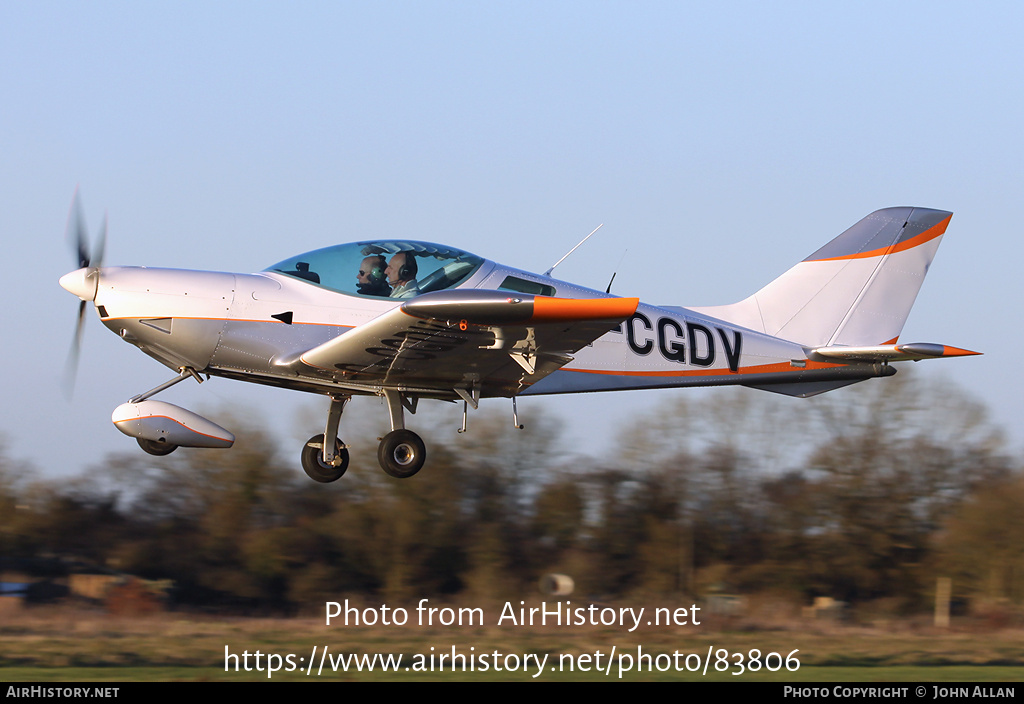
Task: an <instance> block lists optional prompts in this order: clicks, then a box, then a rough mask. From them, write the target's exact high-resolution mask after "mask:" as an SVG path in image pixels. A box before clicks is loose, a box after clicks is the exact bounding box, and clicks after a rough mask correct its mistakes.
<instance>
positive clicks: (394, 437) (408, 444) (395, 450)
mask: <svg viewBox="0 0 1024 704" xmlns="http://www.w3.org/2000/svg"><path fill="white" fill-rule="evenodd" d="M426 459H427V447H426V445H424V444H423V440H421V439H420V436H419V435H417V434H416V433H414V432H412V431H411V430H405V429H404V428H403V429H400V430H392V431H391V432H390V433H388V434H387V435H385V436H384V438H383V439H382V440H381V441H380V446H379V447H378V448H377V461H378V462H380V466H381V468H382V469H383V470H384V471H385V472H386V473H387V474H388V475H389V476H392V477H395V478H396V479H408V478H409V477H411V476H412V475H414V474H416V472H418V471H420V469H422V468H423V463H424V461H426Z"/></svg>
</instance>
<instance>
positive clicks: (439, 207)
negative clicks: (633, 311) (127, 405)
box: [0, 1, 1024, 476]
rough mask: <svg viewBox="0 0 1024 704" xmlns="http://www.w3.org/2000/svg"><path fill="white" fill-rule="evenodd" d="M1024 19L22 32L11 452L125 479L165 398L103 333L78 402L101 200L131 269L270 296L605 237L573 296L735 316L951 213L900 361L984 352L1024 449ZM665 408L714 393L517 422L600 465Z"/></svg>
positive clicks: (499, 12)
mask: <svg viewBox="0 0 1024 704" xmlns="http://www.w3.org/2000/svg"><path fill="white" fill-rule="evenodd" d="M1022 20H1024V9H1022V8H1021V7H1020V6H1019V5H1018V4H1015V3H1008V2H1007V3H999V2H996V3H986V4H982V5H978V4H968V3H935V2H930V3H914V2H909V3H899V4H893V3H880V2H879V3H872V2H869V3H855V4H849V3H848V4H839V3H810V2H808V3H799V2H793V3H753V2H752V3H744V2H726V3H714V4H710V3H700V4H698V3H685V2H671V3H649V2H640V3H634V2H629V3H627V2H621V3H614V2H555V3H551V2H544V3H540V2H537V3H533V2H488V3H471V2H464V3H456V2H392V3H365V2H357V3H346V2H322V3H317V2H306V3H287V4H285V3H269V2H244V3H241V2H240V3H230V2H223V3H213V4H211V3H189V2H174V3H161V2H147V3H134V2H125V3H110V2H96V3H80V2H68V3H62V2H45V1H44V2H33V3H13V2H8V3H3V4H2V5H0V236H2V241H3V243H4V246H5V254H6V258H7V266H6V267H5V268H4V271H5V276H6V280H7V286H6V287H5V291H6V295H7V298H8V300H7V305H6V311H5V313H4V315H3V316H2V317H0V326H2V327H0V330H2V339H3V342H4V344H3V345H2V352H0V354H2V357H0V359H2V362H3V371H2V376H0V379H2V382H0V383H2V387H0V389H2V391H0V393H2V397H3V399H4V402H3V405H2V407H0V432H3V433H4V434H5V435H6V441H7V446H8V453H9V454H11V455H13V456H15V457H19V458H26V459H30V460H31V461H32V462H33V463H35V465H36V467H37V468H38V469H39V470H40V472H41V473H42V474H43V475H44V476H58V475H60V474H66V473H75V472H78V471H80V470H81V469H83V468H84V467H86V466H88V465H89V464H92V463H94V462H96V461H97V460H99V459H100V458H102V456H103V455H104V454H105V453H107V452H110V451H114V450H132V449H133V448H134V443H133V441H131V440H130V439H129V438H126V437H124V436H122V435H121V434H120V433H118V432H117V430H116V429H115V428H114V427H113V425H112V424H111V423H110V420H109V417H110V412H111V411H112V410H113V408H114V407H115V406H116V405H118V404H119V403H121V402H123V401H124V400H126V399H127V398H128V397H130V396H132V395H134V394H136V393H139V392H141V391H144V390H146V389H148V388H150V387H152V386H155V385H156V384H158V383H160V382H161V381H163V380H165V379H166V378H168V377H169V376H170V372H169V371H168V370H166V369H164V368H163V367H161V366H160V365H158V364H157V363H156V362H154V361H152V360H149V359H148V358H145V357H144V356H142V355H140V354H139V353H138V352H137V351H136V350H134V349H133V348H131V347H129V346H127V345H125V344H124V343H123V342H121V341H120V340H118V339H117V338H116V337H115V336H113V335H111V334H110V333H109V332H107V331H106V330H105V329H103V328H102V326H100V325H99V323H98V321H97V320H96V319H95V317H94V316H92V315H91V318H92V319H90V320H89V323H90V325H89V326H88V329H87V331H86V336H85V349H84V351H83V355H82V359H81V368H80V370H79V374H78V385H77V389H76V393H75V396H74V399H73V400H72V401H71V402H67V401H65V399H64V397H63V396H62V394H61V391H60V379H61V373H62V370H63V366H64V359H65V356H66V354H67V350H68V346H69V344H70V341H71V335H72V331H73V327H74V318H75V311H76V303H77V302H76V301H75V300H74V299H73V298H71V296H70V295H69V294H67V293H66V292H65V291H63V290H62V289H60V288H59V287H58V286H57V283H56V282H57V279H58V278H59V276H60V275H61V274H63V273H65V272H66V271H68V270H70V269H71V268H72V267H73V261H72V256H71V253H70V250H69V249H68V247H67V246H66V244H65V242H64V229H65V223H66V218H67V212H68V205H69V203H70V201H71V197H72V194H73V192H74V190H75V188H76V186H79V187H80V189H81V194H82V198H83V202H84V205H85V210H86V215H87V217H88V219H89V222H90V224H91V225H92V228H93V230H94V231H95V229H96V228H97V227H98V225H99V222H100V221H101V220H102V217H103V213H104V211H106V212H109V217H110V234H109V240H108V245H107V263H109V264H144V265H150V266H170V267H181V268H201V269H213V270H226V271H242V272H249V271H257V270H260V269H262V268H264V267H265V266H267V265H269V264H270V263H273V262H276V261H279V260H281V259H284V258H285V257H287V256H290V255H293V254H295V253H297V252H301V251H305V250H310V249H315V248H319V247H323V246H326V245H329V244H335V243H339V242H346V241H350V240H355V239H363V238H369V237H377V236H402V237H408V238H416V239H424V240H429V241H436V242H444V243H449V244H452V245H455V246H459V247H463V248H465V249H468V250H470V251H473V252H476V253H478V254H481V255H483V256H486V257H489V258H493V259H497V260H499V261H502V262H506V263H508V264H511V265H514V266H519V267H522V268H526V269H532V270H535V271H544V270H545V269H547V268H548V267H549V266H550V265H551V264H552V263H553V262H554V261H555V260H557V259H558V258H559V257H560V256H561V255H562V254H564V253H565V252H566V251H567V250H568V249H569V248H570V247H572V246H573V245H574V244H575V243H576V242H577V241H579V239H580V238H582V237H583V236H584V235H585V234H586V233H587V232H589V231H590V230H592V229H593V228H594V227H595V226H597V225H598V224H600V223H604V224H605V226H604V228H602V229H601V230H600V231H599V232H598V234H596V235H595V236H594V237H593V238H592V239H591V240H590V241H589V242H587V244H585V245H584V246H583V247H582V248H581V249H580V250H578V251H577V252H576V253H575V254H573V256H572V257H570V258H569V259H568V260H567V261H566V262H565V263H563V264H562V265H561V266H560V267H559V268H558V270H557V274H558V275H559V277H561V278H565V279H568V280H573V281H577V282H579V283H581V284H584V285H588V286H592V287H594V288H603V287H604V286H605V285H606V283H607V281H608V278H609V277H610V276H611V273H612V271H613V270H614V269H615V268H616V265H617V264H618V263H619V262H620V260H621V262H622V263H621V265H619V267H618V276H617V277H616V280H615V292H616V293H619V294H622V295H638V296H640V297H641V299H643V300H644V301H647V302H651V303H656V304H658V303H661V304H674V305H713V304H719V303H728V302H733V301H735V300H739V299H741V298H743V297H745V296H746V295H748V294H749V293H751V292H753V291H754V290H756V289H757V288H760V287H761V286H762V285H763V284H765V283H766V282H767V281H769V280H771V279H772V278H774V277H775V276H777V275H778V274H780V273H782V271H784V270H785V269H787V268H788V267H789V266H791V265H792V264H793V263H795V262H796V261H798V260H800V259H802V258H803V257H804V256H806V255H807V254H809V253H811V252H813V251H814V250H816V249H817V248H818V247H819V246H820V245H822V244H824V243H825V242H826V241H828V240H829V239H831V238H832V237H833V236H835V235H836V234H838V233H839V232H841V231H842V230H844V229H845V228H847V227H848V226H850V225H851V224H853V223H854V222H856V221H857V220H859V219H860V218H861V217H863V216H864V215H866V214H867V213H869V212H871V211H873V210H876V209H878V208H882V207H887V206H893V205H919V206H925V207H933V208H941V209H946V210H952V211H954V217H953V221H952V224H951V226H950V228H949V230H948V233H947V236H946V238H945V240H944V242H943V245H942V248H941V249H940V250H939V254H938V256H937V258H936V260H935V263H934V265H933V267H932V271H931V273H930V274H929V277H928V280H927V281H926V282H925V284H924V287H923V289H922V291H921V294H920V297H919V299H918V302H917V305H916V306H915V309H914V311H913V312H912V313H911V317H910V320H909V321H908V324H907V326H906V328H905V329H904V333H903V336H902V339H903V340H906V341H929V342H943V343H948V344H952V345H956V346H960V347H968V348H972V349H978V350H982V351H984V352H985V353H986V355H985V356H984V357H980V358H971V359H963V360H957V361H943V362H935V363H934V364H933V365H930V367H929V368H933V369H934V371H933V372H930V373H940V374H945V375H947V376H949V377H950V378H952V379H954V380H955V381H957V382H958V383H960V384H961V385H963V386H964V387H966V388H968V389H969V390H971V391H972V392H973V393H974V394H976V395H977V396H978V397H979V398H980V399H981V400H982V401H984V402H985V403H986V404H988V405H989V407H990V408H991V409H992V411H993V414H994V416H995V418H996V420H997V421H999V422H1000V423H1002V424H1003V425H1004V426H1006V428H1007V430H1008V431H1009V434H1010V436H1011V437H1012V438H1013V439H1014V442H1015V443H1016V445H1018V446H1019V444H1020V442H1021V440H1022V439H1024V435H1022V433H1021V430H1020V428H1019V427H1018V426H1019V422H1018V420H1017V419H1018V418H1019V417H1020V416H1021V414H1022V412H1024V401H1022V400H1021V399H1022V396H1024V394H1022V388H1021V382H1020V375H1019V374H1017V373H1016V372H1015V371H1014V369H1015V368H1014V367H1013V366H1012V365H1010V366H1008V364H1009V362H1008V361H1007V359H1008V355H1009V354H1012V351H1015V350H1017V349H1021V348H1022V347H1024V345H1022V340H1021V339H1020V338H1021V331H1020V325H1019V322H1018V316H1017V311H1016V305H1017V304H1018V302H1019V301H1020V300H1021V291H1022V283H1021V280H1022V277H1021V275H1020V273H1019V268H1020V267H1019V262H1020V260H1021V259H1022V256H1021V255H1022V254H1024V246H1022V243H1021V237H1020V234H1019V229H1020V226H1019V225H1018V221H1017V220H1016V213H1018V212H1019V211H1020V197H1021V194H1022V190H1024V189H1022V185H1024V183H1022V181H1024V179H1022V167H1021V157H1022V148H1021V147H1022V141H1024V140H1022V137H1021V127H1020V126H1021V125H1022V124H1024V51H1022V49H1021V44H1020V42H1019V37H1018V33H1019V29H1020V27H1021V26H1024V23H1022ZM1007 350H1010V351H1011V352H1007ZM920 366H921V367H924V366H925V365H920ZM872 383H874V382H872ZM183 386H185V385H181V386H179V387H178V388H176V389H175V390H173V391H172V392H169V393H168V394H166V395H165V396H162V397H161V398H164V399H165V400H168V401H171V402H174V403H180V404H181V405H185V406H188V407H190V408H193V409H195V410H199V411H202V410H203V409H204V408H210V407H216V406H217V405H218V404H221V403H233V402H239V403H243V404H245V405H246V406H247V407H248V408H257V409H261V410H260V411H259V413H260V414H261V415H262V416H263V418H264V419H265V420H267V422H269V423H271V424H272V425H273V426H274V427H276V428H278V429H279V432H280V433H281V435H282V439H283V440H284V441H286V442H288V443H291V444H292V445H294V447H291V446H288V447H286V449H285V455H286V456H289V453H291V454H294V455H295V457H296V464H297V456H298V444H297V443H298V442H299V441H300V440H301V439H304V438H305V437H306V436H308V435H310V434H313V433H314V432H316V431H317V430H318V428H316V427H314V428H306V427H295V426H296V425H297V424H298V423H299V421H298V419H300V418H304V415H305V411H304V409H308V408H309V407H310V406H311V405H313V406H315V402H314V401H311V400H310V398H308V397H304V396H302V395H299V394H294V393H291V394H290V393H288V392H284V391H280V390H276V389H265V388H259V387H253V386H249V385H244V384H239V383H237V382H229V381H224V380H216V379H215V380H213V381H212V382H211V383H209V384H204V385H203V386H202V387H195V388H188V389H184V388H182V387H183ZM193 386H194V385H193ZM665 393H668V394H682V393H694V392H687V391H672V392H660V395H659V392H643V393H640V392H630V393H626V394H606V395H600V396H590V397H584V398H582V399H579V398H564V399H563V398H558V399H530V400H528V401H524V403H523V404H521V406H520V411H521V412H525V413H526V415H527V420H528V418H529V415H528V413H529V409H530V408H531V407H536V406H537V405H543V406H545V407H548V408H550V409H552V410H554V411H556V412H558V413H562V414H564V415H566V416H568V417H571V418H575V419H576V421H575V422H574V423H572V424H571V427H570V431H569V432H570V434H571V439H572V444H573V445H574V446H575V447H577V448H578V447H581V446H582V447H584V448H594V449H595V450H596V449H600V448H602V447H607V445H608V442H609V438H611V437H613V436H614V429H615V428H617V427H620V426H621V425H624V424H625V421H626V420H627V419H628V418H630V417H631V416H633V415H635V414H637V413H639V412H642V411H643V410H644V409H646V408H649V407H651V406H652V405H653V404H656V403H658V402H659V400H660V399H661V398H663V397H664V394H665ZM696 393H707V394H709V395H708V396H707V398H708V399H712V400H711V401H709V402H713V398H714V395H713V394H714V391H711V392H703V391H702V392H696ZM752 393H753V392H752ZM838 393H843V392H842V391H839V392H838ZM357 402H358V401H357ZM794 402H795V403H799V401H794ZM363 403H367V404H372V405H373V407H374V408H375V409H376V404H375V403H374V402H373V401H363ZM492 403H495V404H497V403H500V402H492ZM374 412H375V413H379V415H380V424H381V427H383V425H384V424H385V423H386V420H385V414H384V412H383V410H379V411H378V410H375V411H374ZM312 417H313V418H314V419H315V421H314V425H316V426H319V425H320V424H321V420H320V418H319V415H318V414H317V415H314V416H312ZM306 420H308V419H306ZM292 450H294V452H292Z"/></svg>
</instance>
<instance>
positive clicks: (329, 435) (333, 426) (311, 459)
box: [302, 396, 349, 484]
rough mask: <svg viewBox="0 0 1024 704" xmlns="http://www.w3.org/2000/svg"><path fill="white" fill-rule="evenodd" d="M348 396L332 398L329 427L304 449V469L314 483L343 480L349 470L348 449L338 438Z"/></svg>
mask: <svg viewBox="0 0 1024 704" xmlns="http://www.w3.org/2000/svg"><path fill="white" fill-rule="evenodd" d="M348 400H349V397H348V396H332V397H331V408H330V410H329V411H328V412H327V427H326V428H325V429H324V432H323V434H322V435H314V436H313V437H311V438H310V439H309V440H308V441H306V444H305V445H304V446H303V448H302V469H303V470H304V471H305V472H306V474H308V475H309V478H310V479H312V480H313V481H317V482H320V483H321V484H327V483H330V482H335V481H338V480H339V479H341V477H342V475H343V474H345V470H346V469H348V448H347V447H345V443H343V442H342V441H341V440H340V439H339V438H338V424H339V423H340V422H341V413H342V411H344V410H345V404H346V403H347V402H348Z"/></svg>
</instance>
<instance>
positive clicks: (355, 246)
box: [264, 240, 484, 298]
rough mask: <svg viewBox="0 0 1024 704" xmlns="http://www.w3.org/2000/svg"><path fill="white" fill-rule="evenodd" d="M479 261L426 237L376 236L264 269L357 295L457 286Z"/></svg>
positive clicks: (400, 295) (392, 294) (388, 294)
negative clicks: (412, 238)
mask: <svg viewBox="0 0 1024 704" xmlns="http://www.w3.org/2000/svg"><path fill="white" fill-rule="evenodd" d="M483 261H484V260H483V259H481V258H480V257H478V256H476V255H475V254H470V253H469V252H464V251H462V250H461V249H455V248H454V247H446V246H444V245H438V244H431V243H430V242H414V241H411V240H379V241H373V242H353V243H351V244H341V245H336V246H334V247H325V248H324V249H318V250H316V251H313V252H306V253H305V254H300V255H298V256H296V257H291V258H290V259H285V260H284V261H282V262H278V263H277V264H274V265H273V266H270V267H267V268H266V269H265V270H264V271H271V272H274V273H277V274H285V275H287V276H291V277H294V278H296V279H301V280H302V281H306V282H309V283H311V284H315V285H317V286H322V287H324V288H327V289H330V290H332V291H339V292H341V293H349V294H353V295H356V296H373V297H377V298H411V297H412V296H415V295H419V294H421V293H428V292H430V291H441V290H443V289H446V288H454V287H456V286H458V285H459V284H460V283H462V282H463V281H465V280H466V279H468V278H469V277H470V276H472V274H473V272H475V271H476V270H477V269H479V268H480V265H481V264H483ZM392 265H393V266H392Z"/></svg>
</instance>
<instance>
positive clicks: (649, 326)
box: [613, 311, 743, 372]
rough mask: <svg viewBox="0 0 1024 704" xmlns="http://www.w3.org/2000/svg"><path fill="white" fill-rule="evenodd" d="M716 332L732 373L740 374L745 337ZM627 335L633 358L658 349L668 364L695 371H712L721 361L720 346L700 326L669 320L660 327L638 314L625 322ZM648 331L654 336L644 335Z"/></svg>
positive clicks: (662, 320)
mask: <svg viewBox="0 0 1024 704" xmlns="http://www.w3.org/2000/svg"><path fill="white" fill-rule="evenodd" d="M715 330H716V331H718V339H720V340H721V342H722V348H723V349H724V350H725V359H726V361H727V362H728V364H729V371H731V372H738V371H739V370H740V353H741V351H742V347H743V333H741V332H740V331H739V330H729V329H727V328H719V327H716V328H715ZM625 331H626V343H627V344H628V345H629V348H630V349H631V350H633V353H634V354H638V355H643V356H646V355H649V354H650V353H651V352H653V351H654V348H655V346H657V348H658V352H660V353H661V356H662V357H664V358H665V359H666V360H668V361H669V362H678V363H680V364H687V363H689V364H691V365H693V366H696V367H712V366H714V364H715V360H716V359H717V357H718V344H717V343H716V341H715V335H714V333H713V332H712V331H711V329H710V328H708V327H707V326H705V325H701V324H700V323H691V322H684V321H681V320H676V319H675V318H669V317H662V318H658V321H657V323H651V319H650V318H648V317H647V316H646V315H644V314H643V313H640V312H639V311H638V312H636V313H634V314H633V316H632V317H631V318H630V319H629V320H627V321H626V325H625ZM645 331H647V332H648V333H653V335H651V334H645ZM613 332H614V331H613ZM730 332H731V333H732V335H731V339H730V334H729V333H730ZM654 337H657V340H655V339H653V338H654ZM687 353H689V356H688V357H687Z"/></svg>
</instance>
